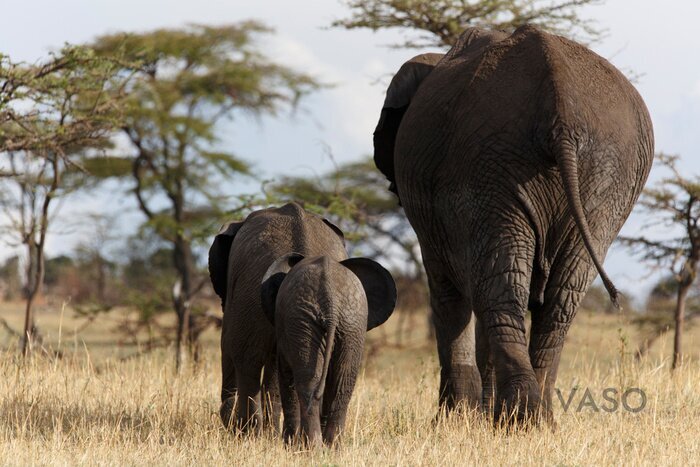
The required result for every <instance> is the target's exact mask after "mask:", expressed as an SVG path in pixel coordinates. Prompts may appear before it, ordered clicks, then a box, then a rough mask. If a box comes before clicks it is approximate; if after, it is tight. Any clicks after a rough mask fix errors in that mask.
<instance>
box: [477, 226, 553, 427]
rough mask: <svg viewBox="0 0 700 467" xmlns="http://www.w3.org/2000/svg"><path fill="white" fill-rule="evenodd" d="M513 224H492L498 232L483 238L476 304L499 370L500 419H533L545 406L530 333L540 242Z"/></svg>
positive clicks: (498, 413) (478, 268)
mask: <svg viewBox="0 0 700 467" xmlns="http://www.w3.org/2000/svg"><path fill="white" fill-rule="evenodd" d="M523 225H526V224H523ZM508 227H511V229H512V224H505V225H504V226H501V227H500V228H496V229H491V230H492V231H494V232H499V235H498V236H495V237H494V238H492V239H490V240H488V241H485V242H484V245H485V247H484V248H483V249H482V251H481V252H480V257H479V260H478V262H477V264H475V269H474V271H473V272H474V277H475V279H474V310H475V312H476V313H477V316H478V318H479V319H480V320H481V321H482V322H483V326H484V328H485V331H486V334H487V335H488V347H489V351H490V354H491V355H492V358H493V364H494V369H495V372H496V395H497V400H496V404H495V417H496V420H497V421H499V422H500V421H508V422H515V421H518V422H529V421H532V420H533V416H536V415H537V414H538V413H539V410H540V395H539V388H538V385H537V379H536V377H535V372H534V370H533V369H532V365H531V363H530V357H529V355H528V349H527V341H526V337H525V313H526V311H527V305H528V298H529V289H530V277H531V274H532V264H533V256H534V245H535V242H534V234H533V233H532V232H531V231H528V230H527V229H526V228H525V227H523V228H522V229H519V230H518V231H510V232H509V228H508ZM477 271H478V273H477Z"/></svg>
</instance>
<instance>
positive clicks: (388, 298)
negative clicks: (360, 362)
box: [340, 258, 396, 331]
mask: <svg viewBox="0 0 700 467" xmlns="http://www.w3.org/2000/svg"><path fill="white" fill-rule="evenodd" d="M340 264H342V265H343V266H345V267H346V268H348V269H349V270H351V271H352V272H353V273H354V274H355V275H356V276H357V277H358V278H359V279H360V282H361V283H362V287H363V288H364V289H365V294H366V295H367V307H368V309H369V310H368V311H369V313H368V315H367V330H368V331H369V330H370V329H373V328H376V327H377V326H379V325H380V324H383V323H384V321H386V320H387V319H389V316H391V314H392V313H393V312H394V307H395V306H396V284H395V283H394V278H393V277H391V274H390V273H389V271H387V270H386V269H384V268H383V267H382V266H381V265H380V264H379V263H377V262H376V261H372V260H371V259H369V258H350V259H346V260H345V261H341V262H340Z"/></svg>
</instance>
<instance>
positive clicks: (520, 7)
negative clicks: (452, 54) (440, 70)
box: [332, 0, 603, 48]
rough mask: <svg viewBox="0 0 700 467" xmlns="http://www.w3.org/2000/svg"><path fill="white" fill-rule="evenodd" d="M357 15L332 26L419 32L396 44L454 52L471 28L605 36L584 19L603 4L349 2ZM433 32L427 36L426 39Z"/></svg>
mask: <svg viewBox="0 0 700 467" xmlns="http://www.w3.org/2000/svg"><path fill="white" fill-rule="evenodd" d="M344 3H345V4H346V6H347V7H348V8H349V9H350V11H351V13H350V16H349V17H348V18H344V19H339V20H336V21H334V22H333V23H332V26H336V27H342V28H346V29H357V28H368V29H372V30H373V31H377V30H379V29H402V30H413V31H418V32H420V33H423V34H422V35H420V36H419V37H418V38H417V39H407V40H405V41H404V42H403V43H400V44H395V45H394V46H395V47H401V48H422V47H439V48H446V47H447V48H449V47H451V46H452V45H453V44H454V43H455V42H456V41H457V38H459V35H460V34H461V33H462V31H464V29H466V28H468V27H475V26H476V27H483V28H489V29H499V30H503V31H513V30H515V29H516V28H517V27H519V26H522V25H524V24H528V23H529V24H535V25H537V26H539V27H540V28H542V29H545V30H547V31H549V32H552V33H555V34H560V35H563V36H567V37H571V38H573V39H577V40H580V41H594V40H597V39H599V38H600V37H601V36H602V35H603V31H602V30H600V29H599V28H597V27H595V25H594V23H593V21H591V20H589V19H586V18H583V17H582V16H581V15H580V9H581V7H584V6H587V5H596V4H601V3H602V0H559V1H556V0H347V1H345V2H344ZM426 33H427V34H426Z"/></svg>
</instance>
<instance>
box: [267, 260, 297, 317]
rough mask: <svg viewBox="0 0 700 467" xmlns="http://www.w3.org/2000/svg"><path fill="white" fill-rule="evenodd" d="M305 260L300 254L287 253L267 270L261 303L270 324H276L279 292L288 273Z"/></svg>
mask: <svg viewBox="0 0 700 467" xmlns="http://www.w3.org/2000/svg"><path fill="white" fill-rule="evenodd" d="M302 259H304V255H301V254H299V253H287V254H286V255H284V256H280V257H279V258H277V259H276V260H275V262H274V263H272V264H271V265H270V267H269V268H267V272H266V273H265V275H264V276H263V280H262V284H261V285H260V303H261V304H262V309H263V312H264V313H265V317H266V318H267V320H268V321H269V322H270V324H272V325H274V324H275V303H276V302H277V292H278V291H279V289H280V286H281V285H282V282H283V281H284V278H285V277H287V273H288V272H289V271H291V270H292V268H293V267H294V265H295V264H297V263H298V262H299V261H301V260H302Z"/></svg>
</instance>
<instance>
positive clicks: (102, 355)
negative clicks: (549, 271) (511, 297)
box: [0, 305, 700, 465]
mask: <svg viewBox="0 0 700 467" xmlns="http://www.w3.org/2000/svg"><path fill="white" fill-rule="evenodd" d="M61 308H62V307H60V306H58V307H46V309H45V310H44V311H42V312H41V313H40V314H39V317H38V321H39V324H40V325H41V327H42V330H43V332H44V333H45V335H46V342H47V343H48V345H49V346H50V347H52V348H53V349H54V350H60V352H61V353H62V355H63V357H62V358H55V357H51V356H36V357H34V358H32V359H30V360H29V361H27V362H24V361H22V360H21V359H19V358H18V357H17V354H16V347H15V346H14V339H13V338H12V337H10V336H9V335H7V334H6V333H5V331H0V344H2V345H3V346H4V347H5V348H6V350H4V351H1V352H0V375H1V376H0V395H1V397H0V463H2V464H6V465H17V464H35V465H37V464H38V465H41V464H59V465H61V464H63V465H65V464H97V465H103V464H105V465H107V464H109V465H114V464H119V465H144V464H147V465H166V464H167V465H224V464H227V465H321V464H323V465H330V464H337V465H365V464H368V465H465V464H488V465H501V464H517V465H522V464H566V465H580V464H630V465H636V464H655V465H659V464H660V465H669V464H688V463H697V462H698V461H699V460H700V441H699V439H700V394H698V387H699V386H700V363H699V362H698V360H697V358H696V357H697V356H698V353H700V341H698V337H699V336H700V332H698V331H697V330H692V329H691V330H690V332H689V333H688V334H687V336H686V339H685V348H684V350H685V352H686V354H687V355H688V358H686V360H685V361H684V364H683V366H682V367H681V368H680V369H679V370H677V371H676V372H675V373H674V374H673V375H671V374H670V372H669V366H670V361H669V356H670V346H671V340H672V336H671V335H668V336H667V337H666V338H662V339H661V340H660V341H659V342H657V343H656V344H655V345H654V347H653V349H652V352H650V354H649V355H648V356H647V357H646V358H644V359H643V360H642V361H635V359H634V357H633V351H634V349H635V347H636V344H637V343H638V341H639V339H640V334H639V331H638V329H637V328H636V327H635V326H634V325H632V324H630V323H629V319H628V318H627V317H625V316H622V315H603V314H595V313H586V312H581V313H579V316H577V318H576V322H575V323H574V325H573V327H572V331H571V332H570V334H569V338H568V342H567V345H566V348H565V353H564V355H563V357H562V363H561V367H560V372H559V380H558V382H557V387H558V388H559V389H560V390H561V393H562V395H563V396H564V397H565V398H567V397H568V395H569V394H570V390H571V389H572V388H576V389H577V392H576V394H575V396H574V398H573V402H572V404H571V406H570V407H569V409H568V411H564V409H563V407H562V406H561V404H559V403H555V416H556V419H557V422H558V429H557V430H555V431H552V430H549V429H547V428H539V429H532V430H529V431H524V432H517V433H511V434H506V433H504V432H501V431H498V430H494V429H493V428H492V427H491V426H490V425H489V424H488V423H487V422H486V421H485V420H484V419H482V418H481V417H479V416H475V415H460V416H453V417H450V418H449V419H442V420H440V421H439V422H437V423H435V422H434V416H435V412H436V396H437V386H438V365H437V358H436V352H435V350H434V344H432V343H430V342H429V340H428V339H427V338H426V337H425V336H426V332H425V326H424V322H423V321H424V320H423V319H416V321H415V323H414V325H413V330H412V332H411V334H410V336H409V338H408V340H407V342H406V344H405V345H403V346H401V347H398V346H396V345H394V341H393V335H394V327H395V326H396V323H397V319H396V316H395V317H392V319H391V320H390V321H389V323H388V324H387V326H386V327H385V328H384V329H383V330H381V329H378V330H376V331H373V332H372V333H371V334H370V337H371V339H370V341H369V342H368V346H369V348H368V352H367V354H368V356H367V361H366V363H365V365H364V370H363V373H362V376H361V378H360V381H359V382H358V386H357V388H356V390H355V393H354V396H353V401H352V405H351V408H350V414H349V417H348V423H347V426H346V433H345V436H344V440H343V443H342V445H340V446H339V447H338V448H336V449H319V450H316V451H306V450H301V449H298V448H297V449H291V448H285V447H284V446H283V445H282V443H281V441H280V440H279V439H277V438H275V437H273V436H272V435H270V434H267V435H265V436H263V437H260V438H249V437H238V436H235V435H233V434H231V433H229V432H227V431H225V430H224V429H223V428H222V427H221V425H220V422H219V419H218V391H219V384H220V381H219V378H220V375H219V362H218V359H219V355H218V349H217V344H216V341H217V336H216V333H215V332H210V333H208V334H207V335H206V336H205V339H204V340H205V348H206V351H205V352H204V355H205V357H204V361H202V362H201V363H200V364H199V365H198V366H197V367H194V366H190V367H188V368H187V369H186V370H185V371H184V372H183V373H182V374H181V375H180V376H176V375H175V373H174V371H173V364H172V360H173V359H172V351H171V350H170V349H162V350H158V351H155V352H151V353H148V354H145V355H140V356H139V355H137V353H138V349H136V348H134V347H119V346H116V345H115V342H114V339H115V336H114V333H113V327H114V326H115V322H114V321H113V318H111V317H105V318H104V319H102V320H101V321H100V322H97V323H94V324H92V325H91V326H88V327H87V328H85V329H84V330H83V331H82V332H81V333H79V334H74V333H73V330H75V329H76V328H78V327H79V326H80V325H81V323H82V321H81V320H77V319H75V318H74V317H73V316H72V315H73V314H72V312H71V311H70V310H69V309H63V312H62V311H61ZM0 316H2V317H3V318H5V319H6V320H7V321H8V322H9V323H10V324H11V325H13V326H15V327H16V328H19V323H20V321H21V313H20V309H19V307H18V306H13V305H2V306H1V307H0ZM59 329H60V332H59ZM382 342H385V343H386V344H385V345H381V343H382ZM129 355H137V356H135V357H132V358H127V359H126V360H122V358H123V357H124V356H129ZM630 387H638V388H641V389H642V390H643V391H644V392H645V394H646V396H647V403H646V407H644V409H643V410H642V411H641V412H639V413H632V412H629V411H626V410H624V409H623V408H620V410H617V411H615V412H612V413H607V412H605V411H603V410H600V411H599V412H595V411H594V410H593V409H592V408H590V407H586V408H584V409H583V410H581V411H577V410H576V409H577V406H578V404H579V402H580V400H581V395H582V394H583V392H584V391H585V389H586V388H588V389H589V390H590V392H591V395H592V397H593V398H594V401H595V402H596V403H598V405H601V403H602V402H603V399H602V396H601V394H602V391H603V389H605V388H617V389H618V390H619V391H620V392H622V391H624V390H625V389H626V388H630ZM635 401H638V399H635V400H634V401H632V402H635Z"/></svg>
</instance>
